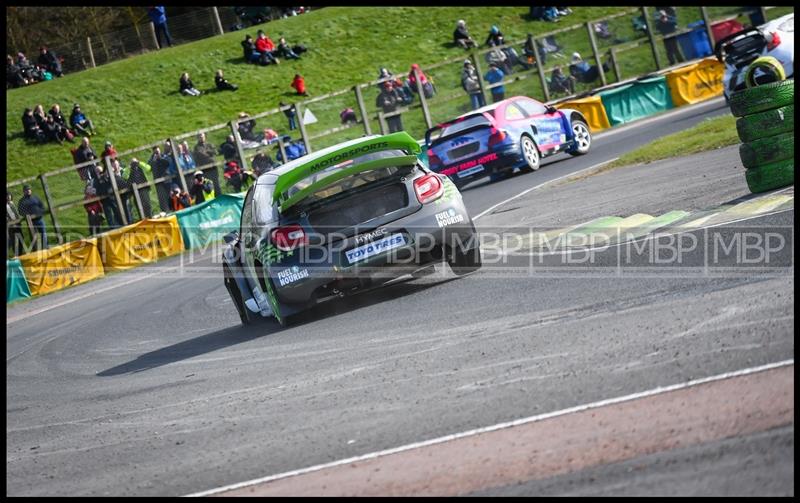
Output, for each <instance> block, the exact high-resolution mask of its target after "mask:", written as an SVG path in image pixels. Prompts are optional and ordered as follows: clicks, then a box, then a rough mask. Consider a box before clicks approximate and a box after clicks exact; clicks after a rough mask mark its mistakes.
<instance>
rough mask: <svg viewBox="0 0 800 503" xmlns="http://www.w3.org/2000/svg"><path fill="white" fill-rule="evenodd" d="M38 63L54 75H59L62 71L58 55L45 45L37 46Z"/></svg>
mask: <svg viewBox="0 0 800 503" xmlns="http://www.w3.org/2000/svg"><path fill="white" fill-rule="evenodd" d="M38 61H39V64H40V65H41V66H42V67H43V68H44V69H46V70H47V71H49V72H50V73H52V74H53V76H54V77H61V76H62V75H63V72H62V70H61V61H59V59H58V56H57V55H56V54H55V53H54V52H53V51H50V50H49V49H48V48H47V47H45V46H41V47H40V48H39V59H38Z"/></svg>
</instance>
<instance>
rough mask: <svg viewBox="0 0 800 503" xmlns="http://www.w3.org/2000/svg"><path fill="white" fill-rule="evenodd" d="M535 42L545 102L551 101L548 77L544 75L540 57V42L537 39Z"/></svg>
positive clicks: (535, 55)
mask: <svg viewBox="0 0 800 503" xmlns="http://www.w3.org/2000/svg"><path fill="white" fill-rule="evenodd" d="M531 40H532V41H533V53H534V56H533V57H534V59H535V60H536V71H537V72H538V73H539V80H540V81H541V82H542V92H544V101H545V103H547V102H548V101H550V86H548V85H547V77H545V75H544V67H542V58H540V57H539V41H538V40H537V39H535V38H533V39H531Z"/></svg>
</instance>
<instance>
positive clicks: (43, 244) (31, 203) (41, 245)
mask: <svg viewBox="0 0 800 503" xmlns="http://www.w3.org/2000/svg"><path fill="white" fill-rule="evenodd" d="M44 212H45V209H44V204H42V200H41V199H39V198H38V197H36V196H34V195H33V191H31V186H30V185H28V184H27V183H26V184H25V185H23V186H22V198H21V199H20V200H19V204H18V205H17V213H18V214H19V216H20V217H22V218H25V216H26V215H30V216H31V221H32V222H33V226H34V227H35V228H36V231H37V232H38V233H39V240H38V242H37V246H36V248H37V249H38V250H42V249H47V229H45V225H44V219H42V217H43V216H44ZM32 242H36V238H32Z"/></svg>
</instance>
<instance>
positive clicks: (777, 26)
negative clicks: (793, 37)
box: [758, 12, 794, 33]
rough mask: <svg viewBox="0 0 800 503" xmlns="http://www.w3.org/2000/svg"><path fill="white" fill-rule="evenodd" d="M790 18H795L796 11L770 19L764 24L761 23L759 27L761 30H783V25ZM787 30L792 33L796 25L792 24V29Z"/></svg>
mask: <svg viewBox="0 0 800 503" xmlns="http://www.w3.org/2000/svg"><path fill="white" fill-rule="evenodd" d="M790 19H792V20H793V19H794V12H792V13H790V14H786V15H785V16H781V17H779V18H776V19H773V20H771V21H768V22H766V23H764V24H762V25H759V27H758V29H759V30H761V31H770V30H781V29H782V26H781V25H783V24H784V23H785V22H786V21H788V20H790ZM785 31H788V32H790V33H794V26H792V29H791V30H785Z"/></svg>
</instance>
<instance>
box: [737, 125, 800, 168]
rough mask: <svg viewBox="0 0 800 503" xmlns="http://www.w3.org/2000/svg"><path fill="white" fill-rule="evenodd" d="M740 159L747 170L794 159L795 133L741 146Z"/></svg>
mask: <svg viewBox="0 0 800 503" xmlns="http://www.w3.org/2000/svg"><path fill="white" fill-rule="evenodd" d="M739 157H740V158H741V160H742V164H743V165H744V167H745V168H747V169H752V168H756V167H758V166H761V165H762V164H771V163H773V162H778V161H783V160H786V159H791V158H792V157H794V131H791V132H789V133H783V134H779V135H775V136H768V137H766V138H760V139H758V140H754V141H751V142H748V143H742V144H741V145H739Z"/></svg>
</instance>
